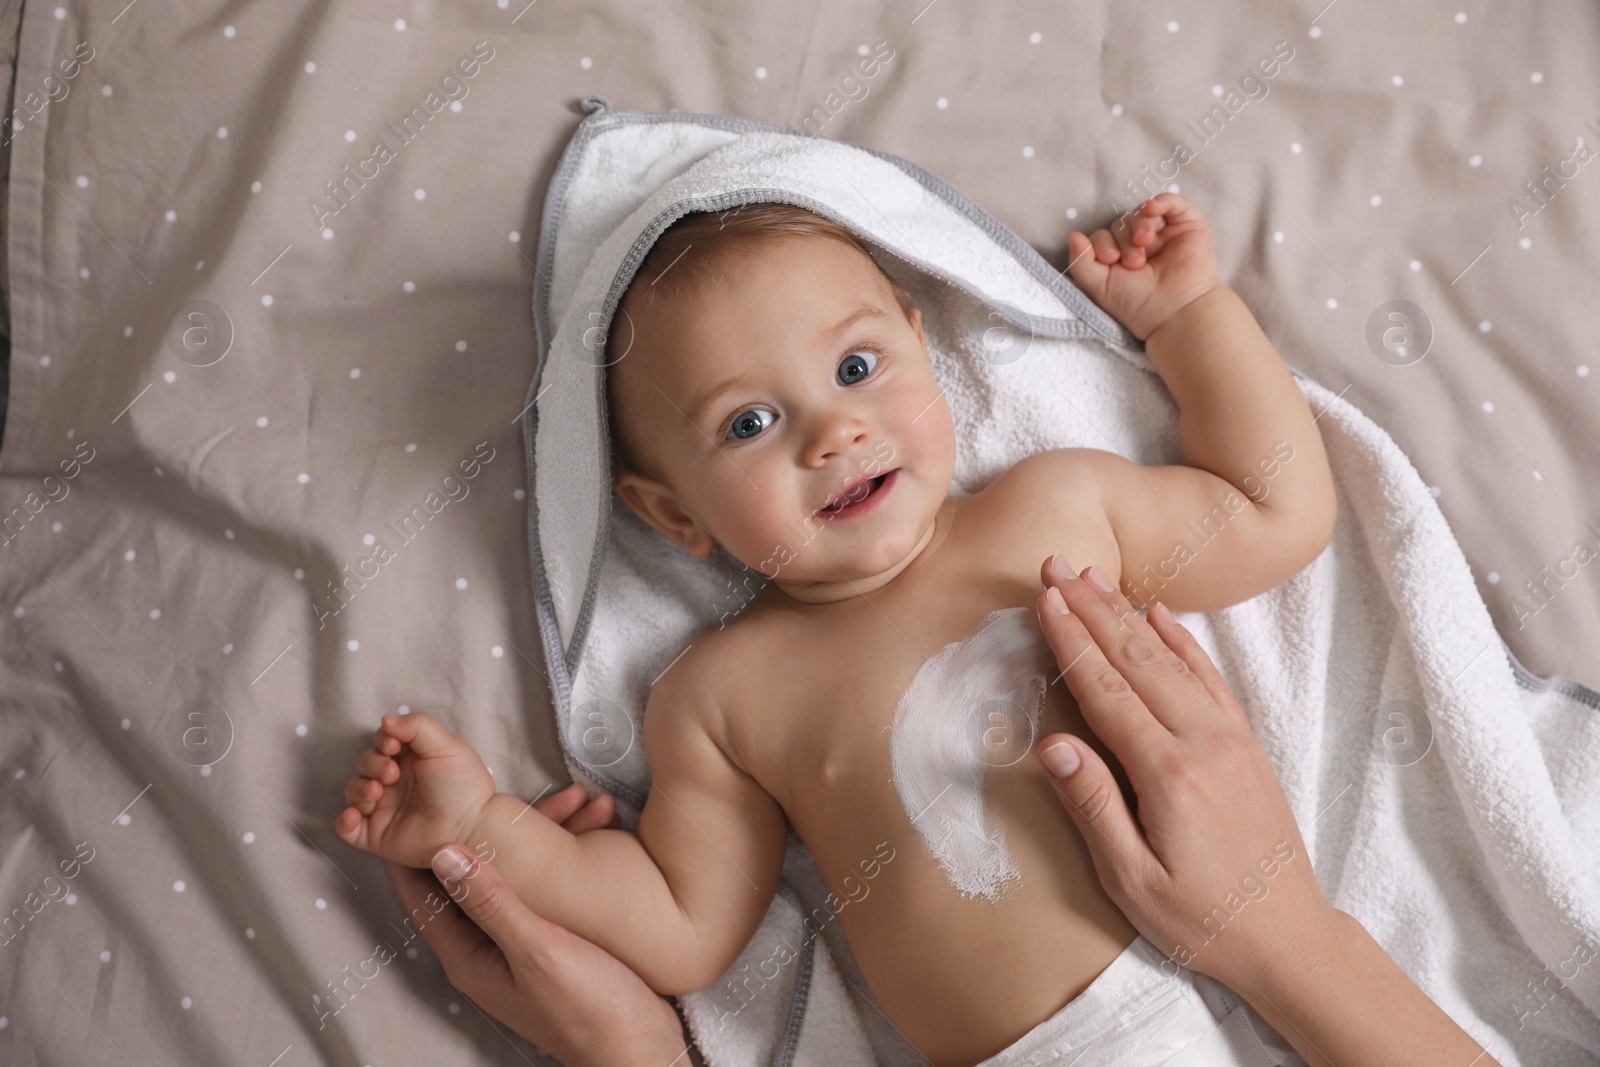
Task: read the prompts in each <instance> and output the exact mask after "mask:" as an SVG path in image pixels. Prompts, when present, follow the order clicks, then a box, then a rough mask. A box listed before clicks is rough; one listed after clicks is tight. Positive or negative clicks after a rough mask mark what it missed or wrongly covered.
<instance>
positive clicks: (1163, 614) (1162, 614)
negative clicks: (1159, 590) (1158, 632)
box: [1150, 600, 1173, 622]
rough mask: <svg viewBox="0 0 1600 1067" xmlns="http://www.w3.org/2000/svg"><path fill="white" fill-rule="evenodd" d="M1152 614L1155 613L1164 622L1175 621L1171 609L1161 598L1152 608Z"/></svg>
mask: <svg viewBox="0 0 1600 1067" xmlns="http://www.w3.org/2000/svg"><path fill="white" fill-rule="evenodd" d="M1150 614H1152V615H1154V616H1155V617H1156V618H1158V619H1160V620H1161V621H1162V622H1172V621H1173V618H1172V612H1171V610H1169V609H1168V607H1167V606H1166V605H1165V604H1163V603H1162V602H1161V601H1159V600H1158V601H1156V606H1155V607H1153V608H1151V609H1150Z"/></svg>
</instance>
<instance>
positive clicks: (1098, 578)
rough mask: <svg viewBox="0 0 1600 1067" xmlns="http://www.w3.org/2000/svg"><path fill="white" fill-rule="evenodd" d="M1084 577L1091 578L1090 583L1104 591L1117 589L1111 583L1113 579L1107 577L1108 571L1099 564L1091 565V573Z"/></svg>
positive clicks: (1110, 591) (1112, 591)
mask: <svg viewBox="0 0 1600 1067" xmlns="http://www.w3.org/2000/svg"><path fill="white" fill-rule="evenodd" d="M1084 577H1085V578H1087V579H1089V584H1090V585H1092V586H1094V587H1095V588H1096V589H1098V590H1100V591H1101V592H1102V593H1114V592H1116V590H1117V587H1116V586H1114V585H1112V584H1111V579H1110V578H1107V577H1106V572H1105V571H1103V570H1101V569H1100V567H1099V565H1098V564H1096V565H1094V566H1091V567H1090V568H1089V573H1088V574H1086V575H1084Z"/></svg>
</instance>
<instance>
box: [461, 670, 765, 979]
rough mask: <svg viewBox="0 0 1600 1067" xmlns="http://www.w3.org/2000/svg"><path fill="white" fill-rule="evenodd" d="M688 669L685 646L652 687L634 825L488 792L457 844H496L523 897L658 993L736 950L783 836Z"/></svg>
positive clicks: (752, 924)
mask: <svg viewBox="0 0 1600 1067" xmlns="http://www.w3.org/2000/svg"><path fill="white" fill-rule="evenodd" d="M696 667H697V665H696V664H695V663H693V662H692V657H691V656H685V657H684V658H683V659H682V660H680V661H679V662H677V663H676V664H674V665H673V666H672V667H671V668H669V669H668V671H667V672H666V673H665V674H664V675H662V676H661V678H660V679H658V680H657V681H656V683H655V687H654V688H653V689H652V690H651V692H650V697H649V702H648V704H647V706H646V710H645V715H644V751H645V759H646V762H647V763H648V764H649V767H650V772H651V776H652V785H651V789H650V794H649V796H648V798H647V799H646V801H645V806H644V810H643V811H642V812H641V813H640V816H639V830H638V834H637V836H636V835H634V834H632V833H629V832H627V831H624V830H614V829H605V830H591V831H590V832H588V833H586V834H582V835H578V836H574V835H573V834H571V833H570V832H568V831H567V830H565V829H563V828H562V827H561V826H559V825H558V824H556V823H554V822H552V821H550V820H549V819H547V818H545V817H544V816H543V815H541V814H540V813H539V812H537V811H535V810H533V809H532V808H530V807H529V806H528V805H527V804H526V803H525V802H523V801H522V800H520V799H518V798H516V797H512V796H509V795H507V794H499V795H497V796H496V797H495V798H494V799H493V800H492V801H490V803H489V804H488V806H486V807H485V809H484V812H483V815H482V817H481V818H480V819H479V821H478V824H477V827H476V829H475V830H474V832H473V837H472V840H471V841H469V842H468V844H470V845H474V846H480V848H481V844H482V843H484V842H487V844H488V845H489V847H491V848H493V849H494V850H495V852H494V854H493V856H492V859H493V862H494V863H495V864H496V866H498V867H499V868H500V870H501V871H502V872H503V873H504V874H505V876H506V878H507V880H508V881H509V882H510V883H511V885H512V886H513V887H514V888H515V889H516V892H517V895H518V896H519V897H521V898H522V900H523V901H524V902H525V903H526V904H527V905H528V906H529V907H530V908H532V909H533V910H535V911H537V912H539V913H540V914H542V915H544V916H545V917H546V918H548V919H550V920H552V921H553V922H557V923H560V924H561V925H563V926H565V927H567V928H568V929H570V930H572V931H573V932H574V933H576V934H579V935H580V936H582V937H585V938H587V939H589V940H590V941H593V942H594V943H595V944H597V945H599V946H600V947H601V948H603V949H606V950H607V951H608V952H610V953H611V954H612V955H614V956H616V957H617V958H618V959H620V960H622V961H623V962H624V963H626V964H628V966H630V967H632V968H633V969H634V970H635V971H637V972H638V973H639V975H640V977H642V978H643V979H644V980H645V982H646V983H647V984H648V985H649V986H650V988H652V989H654V990H655V991H656V992H657V993H662V994H677V993H684V992H688V991H690V990H694V989H699V988H701V987H703V986H705V985H708V984H710V983H711V982H713V981H715V980H716V978H717V976H719V975H720V974H722V972H723V971H725V970H726V969H727V967H728V965H729V964H731V963H732V962H733V961H734V959H736V958H737V957H738V954H739V953H740V952H741V951H742V950H743V949H744V946H745V945H746V944H747V943H748V942H749V940H750V936H751V934H753V933H754V932H755V929H756V927H757V926H759V925H760V923H761V919H762V917H763V916H764V915H765V914H766V912H767V908H768V906H769V905H770V904H771V902H772V897H773V894H774V893H775V892H776V891H777V886H778V878H779V875H780V873H781V870H782V866H783V855H784V850H785V848H786V845H787V841H788V822H787V820H786V817H785V816H784V813H783V809H782V808H781V807H780V806H779V805H778V803H777V801H775V800H773V798H772V797H771V796H770V795H769V794H768V793H767V792H766V790H764V789H762V788H761V786H760V785H759V784H758V783H757V782H756V781H755V779H753V778H751V777H750V776H749V775H748V774H746V773H744V772H743V771H741V770H740V769H739V768H738V767H736V766H735V765H734V763H733V762H732V761H731V760H730V759H729V757H728V756H727V754H726V753H725V752H724V751H723V749H722V748H721V747H720V746H719V745H718V743H717V742H716V741H715V740H713V733H715V732H716V731H715V728H714V723H715V722H717V721H719V717H720V716H719V711H718V708H717V706H716V701H715V698H714V696H713V694H712V692H711V690H710V688H709V687H708V686H707V685H705V684H704V682H703V681H702V679H701V677H700V675H699V673H698V672H697V669H696Z"/></svg>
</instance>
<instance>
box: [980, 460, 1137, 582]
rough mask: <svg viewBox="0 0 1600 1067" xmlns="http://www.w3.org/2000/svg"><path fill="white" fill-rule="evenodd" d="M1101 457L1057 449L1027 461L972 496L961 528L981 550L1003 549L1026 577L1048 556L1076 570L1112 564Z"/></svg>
mask: <svg viewBox="0 0 1600 1067" xmlns="http://www.w3.org/2000/svg"><path fill="white" fill-rule="evenodd" d="M1107 455H1108V454H1107V453H1103V452H1100V451H1098V450H1097V449H1090V448H1058V449H1051V450H1048V451H1045V452H1037V453H1035V454H1033V455H1031V456H1027V457H1025V458H1023V459H1021V460H1019V461H1018V462H1017V463H1014V464H1013V465H1011V466H1010V467H1008V468H1006V470H1004V471H1002V472H1001V473H1000V474H999V475H997V476H996V477H995V478H994V479H993V480H992V481H991V482H989V484H988V485H986V486H984V488H983V489H982V491H980V492H978V493H976V494H974V495H973V496H972V498H971V499H970V500H969V501H968V502H967V506H966V509H965V515H966V516H969V517H968V518H965V519H964V520H963V521H964V524H965V525H966V526H967V527H968V529H969V530H970V531H971V532H972V533H974V534H976V535H977V536H978V538H979V540H981V541H982V542H983V543H984V544H985V545H986V546H1009V547H1010V548H1011V549H1013V550H1014V551H1015V553H1016V554H1018V555H1019V556H1021V557H1022V558H1024V559H1025V560H1026V561H1027V562H1028V566H1029V568H1031V569H1030V573H1032V572H1036V571H1037V570H1038V567H1039V565H1040V564H1042V563H1043V561H1044V559H1045V557H1046V556H1049V555H1050V554H1051V553H1052V552H1059V553H1061V554H1062V555H1065V556H1066V557H1067V558H1068V559H1070V560H1072V562H1073V563H1074V565H1076V566H1078V567H1086V566H1088V565H1089V564H1090V563H1099V564H1101V566H1103V567H1105V566H1107V565H1108V564H1111V563H1114V562H1115V560H1116V559H1117V547H1116V539H1115V537H1114V535H1113V533H1112V530H1111V524H1110V520H1109V519H1108V517H1107V514H1106V507H1105V498H1104V497H1103V496H1102V494H1101V490H1102V488H1103V486H1104V484H1105V483H1104V479H1103V466H1104V459H1103V458H1102V457H1105V456H1107ZM986 550H987V551H994V548H993V547H988V548H986ZM1079 560H1082V562H1081V563H1080V562H1079Z"/></svg>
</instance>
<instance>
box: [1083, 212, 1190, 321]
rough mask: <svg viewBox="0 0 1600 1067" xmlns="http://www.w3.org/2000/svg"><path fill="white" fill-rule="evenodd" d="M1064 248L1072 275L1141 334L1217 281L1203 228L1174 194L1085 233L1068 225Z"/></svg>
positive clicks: (1100, 303)
mask: <svg viewBox="0 0 1600 1067" xmlns="http://www.w3.org/2000/svg"><path fill="white" fill-rule="evenodd" d="M1091 249H1092V250H1093V251H1092V252H1091ZM1067 252H1068V254H1069V255H1070V256H1071V257H1072V261H1071V263H1070V264H1069V265H1068V268H1067V269H1068V270H1069V271H1071V273H1072V280H1073V281H1075V282H1077V283H1078V286H1079V287H1080V288H1081V289H1083V291H1084V292H1086V293H1088V294H1089V297H1090V298H1091V299H1092V300H1093V301H1094V302H1095V303H1096V304H1099V305H1100V306H1101V307H1102V308H1104V309H1105V310H1106V311H1107V312H1108V313H1110V315H1111V316H1112V317H1113V318H1115V319H1116V320H1117V321H1118V322H1120V323H1122V324H1123V325H1124V326H1126V327H1127V328H1128V330H1129V332H1130V333H1132V334H1133V335H1134V336H1135V337H1137V338H1139V340H1141V341H1143V340H1145V339H1146V338H1148V337H1149V336H1150V335H1151V334H1153V333H1155V332H1156V330H1157V329H1158V328H1159V327H1160V326H1161V325H1162V323H1164V322H1166V321H1167V320H1168V319H1170V318H1171V317H1172V316H1173V315H1175V314H1177V312H1178V309H1180V308H1182V307H1183V306H1184V305H1185V304H1187V303H1189V302H1190V301H1192V300H1194V299H1196V298H1197V297H1199V296H1200V295H1201V294H1202V293H1205V292H1206V291H1207V290H1209V289H1211V288H1212V287H1213V286H1215V285H1219V284H1221V283H1220V282H1219V281H1218V280H1217V258H1216V253H1215V251H1214V250H1213V248H1212V244H1211V231H1210V230H1209V229H1208V228H1207V227H1206V224H1205V220H1204V219H1202V218H1201V217H1200V213H1199V212H1198V211H1196V210H1195V209H1194V205H1193V204H1190V203H1189V202H1188V201H1187V200H1185V199H1183V197H1181V196H1178V195H1177V194H1176V193H1161V194H1159V195H1157V196H1153V197H1151V198H1150V199H1149V200H1146V201H1145V202H1144V204H1143V205H1142V206H1141V207H1140V208H1139V209H1138V210H1137V211H1135V212H1134V213H1133V214H1131V215H1128V216H1126V217H1124V218H1121V219H1118V220H1117V221H1116V222H1115V223H1113V224H1112V227H1111V229H1102V230H1096V231H1095V232H1094V233H1092V234H1091V235H1089V236H1088V237H1085V236H1084V235H1083V234H1081V233H1079V232H1077V231H1076V230H1074V231H1073V232H1072V233H1069V234H1067ZM1119 261H1120V262H1119Z"/></svg>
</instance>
